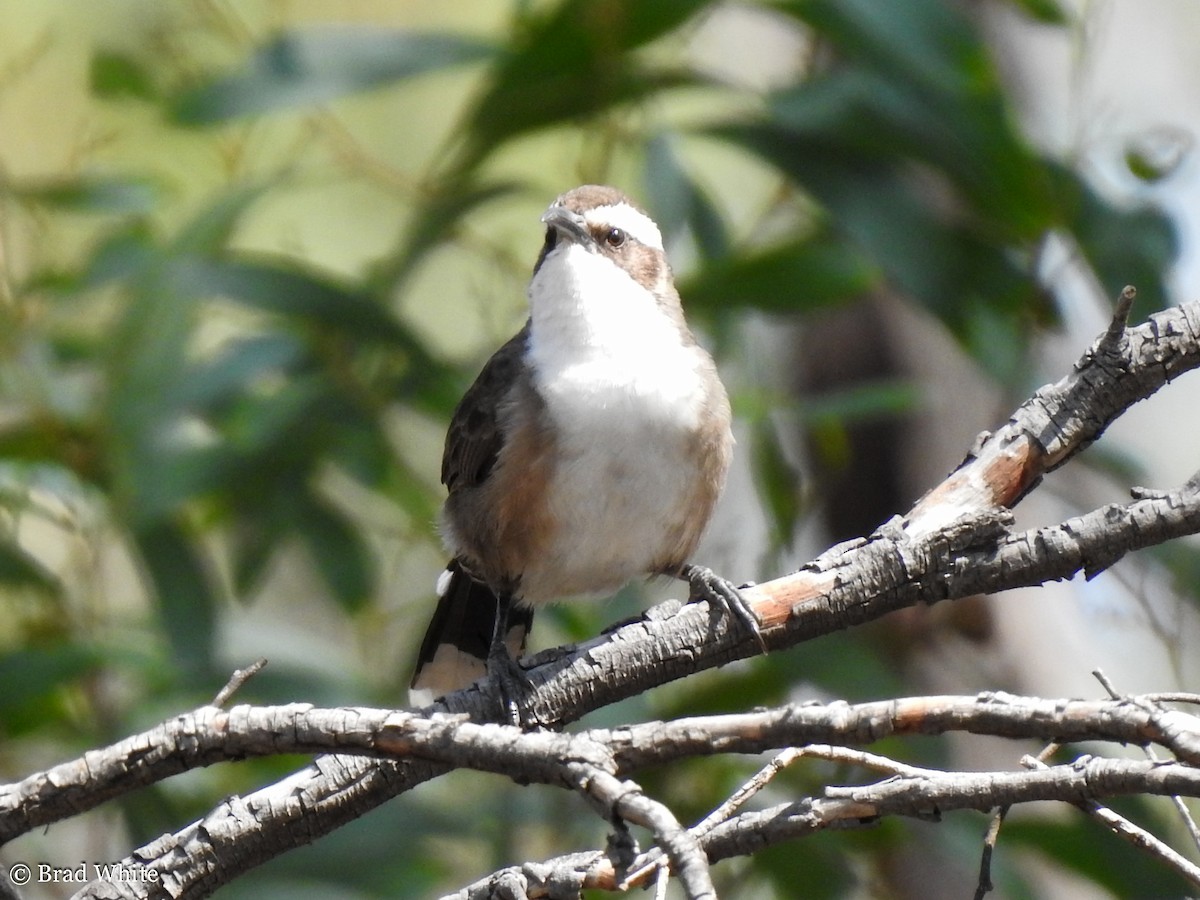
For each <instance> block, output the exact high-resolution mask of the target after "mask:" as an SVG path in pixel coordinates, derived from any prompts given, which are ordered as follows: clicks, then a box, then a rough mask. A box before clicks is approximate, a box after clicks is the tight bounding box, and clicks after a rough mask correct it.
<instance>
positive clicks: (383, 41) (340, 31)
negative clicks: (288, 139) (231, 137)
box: [171, 27, 495, 125]
mask: <svg viewBox="0 0 1200 900" xmlns="http://www.w3.org/2000/svg"><path fill="white" fill-rule="evenodd" d="M494 54H495V48H494V47H493V46H492V45H491V44H488V43H485V42H483V41H480V40H478V39H475V38H469V37H465V36H463V35H455V34H435V33H424V34H422V33H416V32H407V31H380V30H378V29H367V28H352V27H339V28H327V29H324V30H320V31H295V32H290V33H285V34H282V35H280V36H279V37H277V38H276V39H275V40H273V41H272V42H271V43H269V44H267V45H266V46H264V47H262V48H260V49H259V50H258V51H257V52H256V53H255V54H254V56H253V57H252V58H251V59H250V61H249V63H248V64H247V66H246V68H245V69H244V70H243V71H241V72H239V73H237V74H234V75H230V76H227V77H225V78H220V79H217V80H216V81H213V82H212V83H210V84H207V85H205V86H203V87H200V88H197V89H195V90H192V91H189V92H187V93H185V94H183V95H182V96H180V97H178V98H177V99H176V100H175V101H174V103H173V104H172V108H171V115H172V116H173V118H174V119H175V120H176V121H178V122H181V123H184V124H188V125H207V124H211V123H213V122H223V121H227V120H229V119H234V118H238V117H240V116H249V115H256V114H260V113H266V112H274V111H276V110H281V109H291V108H296V107H306V106H314V105H317V104H320V103H325V102H327V101H330V100H334V99H336V98H338V97H343V96H345V95H347V94H353V93H356V92H358V91H364V90H368V89H370V88H375V87H379V86H380V85H385V84H389V83H392V82H396V81H401V80H403V79H406V78H413V77H415V76H418V75H424V74H426V73H428V72H435V71H437V70H439V69H444V68H447V67H450V66H456V65H462V64H464V63H470V62H476V61H478V60H482V59H487V58H489V57H491V56H493V55H494Z"/></svg>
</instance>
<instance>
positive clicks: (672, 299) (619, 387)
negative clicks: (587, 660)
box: [410, 185, 762, 724]
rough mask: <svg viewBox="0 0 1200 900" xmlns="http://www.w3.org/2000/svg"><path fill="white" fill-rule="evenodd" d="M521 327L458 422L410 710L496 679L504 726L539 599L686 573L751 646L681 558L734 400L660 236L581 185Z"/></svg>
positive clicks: (720, 481)
mask: <svg viewBox="0 0 1200 900" xmlns="http://www.w3.org/2000/svg"><path fill="white" fill-rule="evenodd" d="M541 222H542V224H543V225H544V226H545V239H544V243H543V244H542V248H541V252H540V253H539V254H538V257H537V262H536V264H535V265H534V268H533V274H532V277H531V279H530V282H529V288H528V292H527V294H528V301H529V316H528V319H527V320H526V322H525V325H524V327H523V328H521V329H520V331H518V332H517V334H516V335H514V336H513V337H512V338H511V339H510V340H509V341H508V342H506V343H505V344H504V345H503V346H501V347H500V349H499V350H497V351H496V352H495V353H494V354H493V355H492V357H491V358H490V359H489V360H488V362H487V363H486V364H485V365H484V367H483V369H482V371H481V372H480V374H479V376H478V377H477V378H476V380H475V382H474V383H473V384H472V385H471V387H470V388H469V389H468V390H467V391H466V393H465V394H464V395H463V397H462V399H461V401H460V402H459V404H458V406H457V408H456V409H455V411H454V413H453V416H452V418H451V422H450V427H449V429H448V431H447V434H446V443H445V448H444V452H443V456H442V472H441V480H442V483H443V484H444V485H445V486H446V489H447V492H448V493H447V498H446V502H445V505H444V507H443V510H442V516H441V532H442V537H443V540H444V543H445V546H446V548H447V550H448V551H449V553H450V555H451V561H450V563H449V564H448V565H447V567H446V570H445V571H444V572H443V573H442V575H441V577H439V579H438V582H437V595H438V600H437V607H436V610H435V612H434V615H433V617H432V619H431V620H430V623H429V626H428V629H427V631H426V634H425V638H424V640H423V641H422V644H421V647H420V650H419V652H418V661H417V666H416V670H415V673H414V675H413V678H412V682H411V687H410V702H412V704H413V705H414V706H425V705H428V704H429V703H431V702H432V701H433V700H434V699H436V698H438V697H440V696H443V695H445V694H447V693H450V692H451V691H454V690H457V689H459V688H462V687H466V686H467V685H469V684H471V683H473V682H475V681H477V680H479V679H480V678H482V677H484V676H485V675H488V674H491V675H494V676H495V677H497V678H498V679H499V681H500V689H501V696H502V698H503V702H504V704H505V708H506V713H507V716H508V718H509V720H510V721H512V722H513V723H514V724H520V721H521V714H520V709H519V706H518V703H517V700H516V696H517V695H519V694H520V692H521V687H522V678H523V675H522V673H521V670H520V669H519V667H518V666H517V664H516V663H515V658H517V657H519V656H520V654H521V653H522V652H523V651H524V648H525V643H526V638H527V636H528V634H529V630H530V628H531V626H532V621H533V612H534V609H535V608H536V607H538V606H541V605H544V604H546V603H550V602H553V601H558V600H563V599H570V598H575V597H588V596H601V595H605V594H610V593H613V592H615V591H616V590H618V589H620V588H621V587H622V586H623V585H625V584H626V583H628V582H630V581H632V580H634V579H637V578H642V577H653V576H658V575H666V576H672V577H677V578H681V579H684V580H686V581H688V582H689V584H690V586H691V595H692V598H693V599H705V598H707V599H710V600H714V601H715V602H717V603H719V604H720V605H722V606H723V607H724V608H725V609H726V611H727V612H729V613H731V614H733V615H734V616H735V617H736V619H737V621H738V622H740V623H741V626H742V627H743V628H745V629H746V630H748V631H750V632H751V633H752V634H753V635H754V637H755V638H756V639H757V640H758V641H759V643H760V645H762V637H761V634H760V632H759V624H758V620H757V618H756V616H755V614H754V612H753V609H751V608H750V606H749V604H748V603H747V602H746V600H745V599H744V598H743V597H742V595H741V594H740V592H739V591H738V590H737V589H736V588H735V587H734V586H733V585H732V584H731V583H729V582H727V581H725V580H724V579H722V578H720V577H718V576H717V575H715V574H714V573H713V572H712V571H711V570H710V569H708V568H706V567H703V566H700V565H697V564H695V563H693V562H692V555H693V553H694V551H695V550H696V547H697V545H698V543H699V541H700V538H701V535H702V534H703V533H704V531H705V528H706V526H707V525H708V523H709V520H710V519H711V517H712V514H713V510H714V507H715V506H716V503H717V499H718V498H719V496H720V495H721V492H722V489H723V487H724V484H725V478H726V475H727V473H728V471H729V466H730V462H731V459H732V455H733V445H734V439H733V432H732V427H731V421H732V417H731V412H730V405H729V398H728V395H727V394H726V391H725V387H724V385H723V384H722V383H721V379H720V377H719V375H718V373H717V367H716V364H715V363H714V362H713V359H712V357H711V356H710V355H709V354H708V352H707V351H706V350H705V349H704V348H703V347H701V346H700V345H699V343H697V341H696V339H695V337H694V335H693V334H692V332H691V330H690V329H689V328H688V325H687V323H686V321H685V319H684V315H683V307H682V303H681V301H680V296H679V293H678V291H677V290H676V288H675V283H674V277H673V274H672V271H671V267H670V265H669V263H668V261H667V255H666V252H665V250H664V247H663V237H662V233H661V231H660V230H659V228H658V226H657V225H656V224H655V223H654V221H653V220H652V219H651V218H650V216H649V215H648V214H647V213H646V212H645V210H643V209H642V208H641V207H640V206H638V205H637V204H635V203H634V202H633V201H632V200H630V199H629V197H627V196H626V195H625V194H624V193H623V192H622V191H620V190H618V189H617V188H614V187H609V186H604V185H583V186H581V187H577V188H574V189H573V190H570V191H567V192H566V193H564V194H562V195H561V196H559V197H558V198H557V199H555V200H554V202H553V203H551V204H550V206H549V208H548V209H547V210H546V212H545V213H544V214H543V215H542V217H541Z"/></svg>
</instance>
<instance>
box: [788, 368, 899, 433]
mask: <svg viewBox="0 0 1200 900" xmlns="http://www.w3.org/2000/svg"><path fill="white" fill-rule="evenodd" d="M921 397H922V394H921V389H920V388H919V387H918V386H917V385H915V384H913V383H911V382H908V381H902V380H895V379H887V380H882V381H869V382H862V383H859V384H854V385H851V386H849V387H844V388H840V389H838V390H833V391H827V392H825V393H823V394H820V395H818V396H815V397H806V398H805V399H804V404H803V406H802V407H801V410H800V414H801V418H802V420H803V421H804V422H805V423H807V424H808V425H810V426H811V425H822V424H824V423H828V422H839V423H842V424H851V423H854V422H862V421H870V420H874V419H880V418H889V417H898V416H902V415H904V414H906V413H910V412H912V411H913V410H915V409H917V408H918V407H919V406H920V403H921Z"/></svg>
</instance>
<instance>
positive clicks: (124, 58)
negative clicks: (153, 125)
mask: <svg viewBox="0 0 1200 900" xmlns="http://www.w3.org/2000/svg"><path fill="white" fill-rule="evenodd" d="M89 75H90V79H89V80H90V82H91V86H92V93H93V94H95V95H96V96H97V97H103V98H104V99H107V100H115V99H121V98H125V97H132V98H134V99H137V100H157V99H158V88H157V86H156V85H155V83H154V78H153V76H152V75H151V74H150V72H149V70H148V69H147V68H146V67H145V66H143V65H142V64H141V62H139V61H138V60H136V59H134V58H133V57H132V56H128V55H126V54H124V53H116V52H113V51H101V52H99V53H97V54H95V55H94V56H93V57H92V64H91V71H90V73H89Z"/></svg>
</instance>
